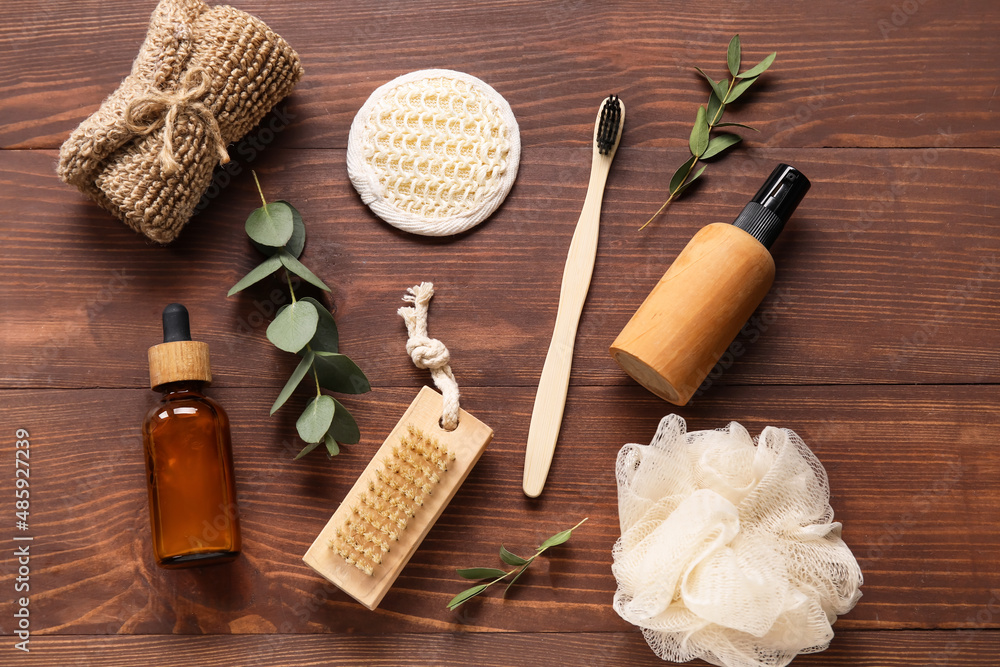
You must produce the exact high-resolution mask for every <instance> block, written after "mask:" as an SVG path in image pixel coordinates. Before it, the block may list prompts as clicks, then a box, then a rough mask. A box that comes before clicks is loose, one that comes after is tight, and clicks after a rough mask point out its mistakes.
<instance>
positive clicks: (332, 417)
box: [227, 173, 371, 459]
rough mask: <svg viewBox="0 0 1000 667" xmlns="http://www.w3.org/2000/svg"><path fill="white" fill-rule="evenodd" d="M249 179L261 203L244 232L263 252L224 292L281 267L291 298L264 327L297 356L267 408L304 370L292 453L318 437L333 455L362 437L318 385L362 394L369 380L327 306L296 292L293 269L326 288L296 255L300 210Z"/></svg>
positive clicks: (301, 231) (300, 243) (301, 230)
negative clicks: (343, 349)
mask: <svg viewBox="0 0 1000 667" xmlns="http://www.w3.org/2000/svg"><path fill="white" fill-rule="evenodd" d="M253 179H254V182H255V183H256V184H257V192H259V193H260V201H261V203H262V206H261V207H260V208H258V209H255V210H254V211H253V212H252V213H251V214H250V217H248V218H247V221H246V232H247V235H248V236H249V237H250V239H251V241H252V242H253V244H254V246H255V247H256V248H257V249H258V250H259V251H261V252H262V253H264V254H265V255H267V256H268V257H267V259H265V260H264V261H263V262H261V263H260V264H259V265H258V266H257V267H256V268H254V269H252V270H251V271H250V273H248V274H247V275H246V276H244V277H243V279H242V280H240V281H239V282H238V283H236V284H235V285H233V287H232V289H230V290H229V294H228V295H227V296H232V295H234V294H236V293H237V292H240V291H242V290H244V289H246V288H247V287H249V286H251V285H253V284H255V283H257V282H260V281H261V280H263V279H264V278H267V277H268V276H270V275H271V274H273V273H275V272H277V271H278V270H279V269H282V268H283V269H284V273H285V280H286V281H287V282H288V293H289V296H290V297H291V303H290V304H287V305H285V306H282V307H281V309H279V310H278V312H277V314H276V315H275V317H274V320H272V321H271V324H269V325H268V327H267V339H268V340H269V341H271V342H272V343H274V345H275V347H277V348H278V349H280V350H284V351H285V352H294V353H296V354H298V355H299V356H300V357H302V360H301V361H300V362H299V365H298V366H297V367H296V368H295V370H294V371H292V375H291V377H289V378H288V382H286V383H285V386H284V388H282V390H281V392H280V393H279V394H278V398H276V399H275V401H274V405H272V406H271V414H272V415H273V414H274V413H275V412H277V411H278V409H279V408H280V407H281V406H283V405H284V404H285V402H286V401H287V400H288V399H289V397H291V395H292V393H293V392H294V391H295V389H296V388H297V387H298V386H299V384H300V383H301V382H302V381H303V380H304V379H305V377H306V376H307V375H311V376H312V379H313V381H314V383H315V386H316V395H315V396H314V397H313V398H312V400H310V401H309V404H308V405H306V407H305V410H303V411H302V414H301V415H300V416H299V418H298V420H297V421H296V422H295V429H296V430H297V431H298V433H299V437H300V438H302V439H303V440H304V441H306V443H308V444H307V445H306V446H305V447H303V448H302V451H300V452H299V453H298V455H297V456H296V457H295V458H297V459H298V458H302V457H303V456H305V455H306V454H308V453H309V452H311V451H312V450H314V449H316V447H318V446H319V445H320V443H325V444H326V451H327V453H328V454H329V455H330V456H336V455H337V454H339V453H340V445H339V443H345V444H353V443H356V442H358V441H359V440H360V439H361V432H360V431H359V430H358V424H357V422H355V421H354V417H352V416H351V413H350V412H348V410H347V408H345V407H344V406H343V405H342V404H341V403H340V401H338V400H337V399H335V398H334V397H333V396H329V395H327V394H324V393H323V392H322V389H329V390H331V391H337V392H341V393H344V394H362V393H364V392H366V391H371V386H370V385H369V384H368V378H367V377H365V374H364V373H363V372H362V371H361V369H360V368H358V366H357V364H355V363H354V362H353V361H351V360H350V359H349V358H348V357H347V356H346V355H343V354H340V353H339V352H338V347H339V345H340V339H339V336H338V334H337V324H336V322H334V320H333V315H332V314H331V313H330V311H329V310H327V308H326V306H324V305H323V304H322V303H320V302H319V301H317V300H316V299H314V298H312V297H308V296H306V297H296V294H295V288H294V286H293V285H292V275H293V274H294V275H296V276H298V277H299V278H301V279H302V280H304V281H306V282H307V283H310V284H311V285H315V286H316V287H318V288H320V289H321V290H324V291H326V292H329V291H330V288H329V287H327V285H326V283H324V282H323V281H322V280H320V279H319V278H318V277H317V276H316V274H315V273H313V272H312V271H310V270H309V269H308V268H306V266H305V265H304V264H303V263H302V262H300V261H299V256H300V255H301V254H302V249H303V248H304V247H305V243H306V228H305V225H304V224H303V222H302V215H301V214H299V212H298V211H297V210H296V209H295V207H294V206H292V205H291V204H289V203H288V202H286V201H282V200H278V201H275V202H271V203H270V204H269V203H268V202H267V200H265V199H264V191H263V190H261V187H260V181H259V180H257V174H256V173H254V175H253Z"/></svg>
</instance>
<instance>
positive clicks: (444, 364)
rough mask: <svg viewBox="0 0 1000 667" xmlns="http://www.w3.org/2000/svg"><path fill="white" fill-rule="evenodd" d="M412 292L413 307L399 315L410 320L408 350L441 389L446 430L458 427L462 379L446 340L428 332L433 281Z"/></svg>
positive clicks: (403, 308)
mask: <svg viewBox="0 0 1000 667" xmlns="http://www.w3.org/2000/svg"><path fill="white" fill-rule="evenodd" d="M406 291H407V292H408V294H407V295H406V296H404V297H403V301H408V302H409V303H412V304H413V307H412V308H410V307H405V306H404V307H402V308H400V309H399V311H398V312H399V314H400V316H401V317H402V318H403V321H404V322H406V331H407V333H409V335H410V338H409V340H407V341H406V352H407V354H409V355H410V358H411V359H412V360H413V365H414V366H416V367H417V368H426V369H427V370H429V371H430V372H431V377H432V378H433V379H434V384H435V385H437V388H438V389H440V390H441V395H442V397H443V398H444V405H443V407H442V410H441V413H442V414H441V426H442V427H443V428H444V429H445V430H446V431H454V430H455V429H456V428H458V411H459V409H460V406H459V404H458V399H459V391H458V382H456V381H455V375H454V374H453V373H452V372H451V366H450V362H451V355H450V354H449V353H448V348H447V347H445V346H444V343H442V342H441V341H439V340H438V339H437V338H430V337H429V336H428V335H427V309H428V308H427V304H428V303H430V300H431V297H432V296H434V284H433V283H420V284H419V285H416V286H414V287H411V288H409V289H408V290H406Z"/></svg>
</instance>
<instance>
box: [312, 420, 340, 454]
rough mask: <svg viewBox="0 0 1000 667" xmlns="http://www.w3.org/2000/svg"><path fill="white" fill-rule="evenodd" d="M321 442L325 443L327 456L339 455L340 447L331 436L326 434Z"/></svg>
mask: <svg viewBox="0 0 1000 667" xmlns="http://www.w3.org/2000/svg"><path fill="white" fill-rule="evenodd" d="M334 416H336V413H334ZM323 441H324V442H325V443H326V453H327V454H329V455H330V456H336V455H337V454H339V453H340V445H338V444H337V441H336V440H334V439H333V436H332V435H330V434H329V433H327V434H326V436H325V437H324V438H323ZM317 444H319V443H317Z"/></svg>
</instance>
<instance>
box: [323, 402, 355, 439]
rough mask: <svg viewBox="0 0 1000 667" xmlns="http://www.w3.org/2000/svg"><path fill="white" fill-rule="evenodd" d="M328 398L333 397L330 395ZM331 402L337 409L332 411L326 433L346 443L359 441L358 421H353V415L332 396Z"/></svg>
mask: <svg viewBox="0 0 1000 667" xmlns="http://www.w3.org/2000/svg"><path fill="white" fill-rule="evenodd" d="M330 398H333V397H332V396H331V397H330ZM333 402H334V404H335V405H336V406H337V410H336V411H335V412H334V413H333V423H332V424H330V431H329V432H328V433H327V435H328V436H332V437H334V438H336V439H337V440H338V441H339V442H343V443H345V444H348V445H353V444H355V443H356V442H358V441H360V440H361V429H359V428H358V423H357V422H356V421H354V415H352V414H351V413H350V411H349V410H348V409H347V408H345V407H344V405H343V404H342V403H341V402H340V401H338V400H337V399H335V398H334V399H333Z"/></svg>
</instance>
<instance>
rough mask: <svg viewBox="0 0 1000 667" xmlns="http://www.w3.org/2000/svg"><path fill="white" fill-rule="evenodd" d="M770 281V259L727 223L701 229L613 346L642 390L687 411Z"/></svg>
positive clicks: (757, 244) (755, 242)
mask: <svg viewBox="0 0 1000 667" xmlns="http://www.w3.org/2000/svg"><path fill="white" fill-rule="evenodd" d="M773 282H774V260H773V259H772V257H771V253H770V252H768V250H767V248H765V247H764V246H763V245H762V244H761V243H760V242H759V241H758V240H757V239H755V238H754V237H753V236H751V235H750V234H748V233H746V232H745V231H743V230H742V229H739V228H737V227H734V226H733V225H730V224H725V223H715V224H711V225H708V226H707V227H704V228H703V229H701V230H700V231H699V232H698V233H697V234H695V236H694V238H692V239H691V241H690V242H689V243H688V244H687V246H686V247H685V248H684V250H682V251H681V253H680V254H679V255H678V256H677V259H676V260H674V263H673V264H672V265H671V266H670V268H669V269H668V270H667V272H666V273H665V274H664V275H663V277H662V278H661V279H660V282H659V283H657V285H656V287H655V288H653V291H652V292H650V294H649V296H647V297H646V300H645V301H644V302H643V304H642V305H641V306H640V307H639V310H637V311H636V313H635V315H633V316H632V319H631V320H629V323H628V324H627V325H625V328H624V329H622V332H621V333H620V334H619V335H618V338H617V339H616V340H615V342H614V343H613V344H612V345H611V356H612V357H614V359H615V361H616V362H618V365H619V366H621V367H622V369H623V370H624V371H625V372H626V373H628V374H629V375H631V376H632V378H634V379H635V380H636V381H637V382H638V383H639V384H641V385H642V386H644V387H646V388H647V389H649V390H650V391H652V392H653V393H654V394H656V395H657V396H659V397H660V398H662V399H664V400H666V401H669V402H671V403H674V404H675V405H684V404H686V403H687V402H688V400H690V398H691V396H692V395H693V394H694V392H695V391H696V390H697V389H698V387H699V386H700V385H701V383H702V381H703V380H704V379H705V377H706V376H707V375H708V373H709V372H710V371H711V370H712V368H713V367H714V366H715V363H716V362H717V361H718V360H719V357H721V356H722V354H723V353H724V352H725V351H726V348H727V347H728V346H729V344H730V343H732V341H733V339H734V338H736V334H737V333H738V332H739V330H740V328H741V327H742V326H743V325H744V324H745V323H746V321H747V320H748V319H749V318H750V316H751V315H752V314H753V311H754V310H755V309H756V308H757V306H758V305H760V302H761V301H763V299H764V296H765V295H766V294H767V292H768V290H769V289H770V288H771V284H772V283H773Z"/></svg>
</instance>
